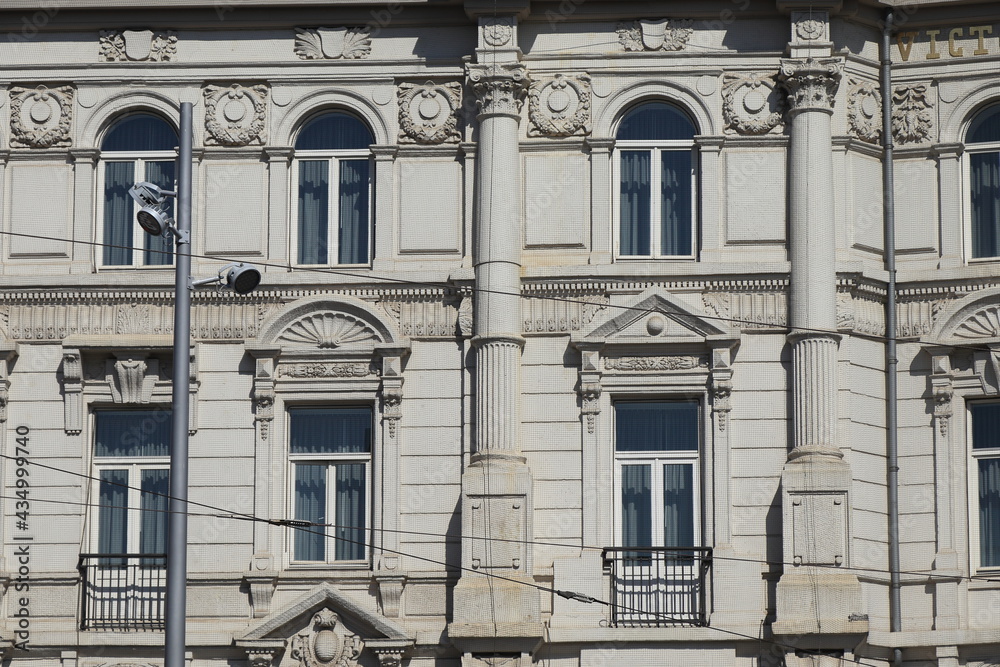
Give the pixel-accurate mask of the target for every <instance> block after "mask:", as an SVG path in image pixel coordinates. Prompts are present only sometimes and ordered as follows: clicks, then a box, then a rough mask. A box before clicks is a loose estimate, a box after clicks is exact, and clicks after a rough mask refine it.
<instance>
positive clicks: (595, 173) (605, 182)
mask: <svg viewBox="0 0 1000 667" xmlns="http://www.w3.org/2000/svg"><path fill="white" fill-rule="evenodd" d="M586 145H587V148H589V149H590V182H591V185H592V187H591V196H590V220H591V223H590V263H591V264H610V263H611V257H612V255H611V253H612V247H613V246H612V240H611V225H610V224H609V223H608V221H609V220H611V219H612V211H611V151H612V150H614V147H615V140H614V139H593V138H587V139H586Z"/></svg>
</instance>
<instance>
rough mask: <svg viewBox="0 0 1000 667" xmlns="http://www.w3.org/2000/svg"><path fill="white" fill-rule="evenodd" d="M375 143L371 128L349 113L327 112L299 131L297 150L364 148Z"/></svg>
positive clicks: (296, 142)
mask: <svg viewBox="0 0 1000 667" xmlns="http://www.w3.org/2000/svg"><path fill="white" fill-rule="evenodd" d="M373 143H375V137H373V136H372V132H371V130H369V129H368V126H367V125H365V124H364V123H363V122H362V121H361V120H359V119H358V118H356V117H355V116H352V115H350V114H347V113H340V112H334V113H326V114H323V115H322V116H318V117H317V118H314V119H312V120H310V121H309V122H308V123H306V124H305V126H303V128H302V130H301V131H300V132H299V136H298V139H296V141H295V148H296V150H363V149H366V148H368V147H369V146H371V145H372V144H373Z"/></svg>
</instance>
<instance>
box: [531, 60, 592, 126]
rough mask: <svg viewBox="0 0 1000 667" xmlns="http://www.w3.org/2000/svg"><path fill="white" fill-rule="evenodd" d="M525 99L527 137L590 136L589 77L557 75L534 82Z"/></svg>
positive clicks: (584, 75) (583, 75)
mask: <svg viewBox="0 0 1000 667" xmlns="http://www.w3.org/2000/svg"><path fill="white" fill-rule="evenodd" d="M528 97H529V102H528V119H529V120H530V121H531V124H530V125H529V126H528V135H529V136H533V137H539V136H549V137H570V136H573V135H574V134H590V77H589V76H587V75H586V74H582V75H580V76H575V77H568V76H564V75H562V74H557V75H555V76H554V77H553V78H551V79H544V80H542V81H536V82H535V83H533V84H532V85H531V92H530V93H529V95H528Z"/></svg>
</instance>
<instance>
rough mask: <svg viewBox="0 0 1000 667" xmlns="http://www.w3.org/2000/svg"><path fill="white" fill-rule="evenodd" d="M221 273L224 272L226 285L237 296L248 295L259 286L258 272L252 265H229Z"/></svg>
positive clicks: (241, 263)
mask: <svg viewBox="0 0 1000 667" xmlns="http://www.w3.org/2000/svg"><path fill="white" fill-rule="evenodd" d="M226 269H228V271H227V270H226ZM223 271H226V285H227V286H228V287H229V288H231V289H232V290H233V291H234V292H236V293H237V294H249V293H250V292H252V291H254V290H255V289H256V288H257V285H259V284H260V270H259V269H258V268H257V267H256V266H254V265H253V264H244V263H243V262H240V263H239V264H230V265H229V266H227V267H226V268H225V269H223Z"/></svg>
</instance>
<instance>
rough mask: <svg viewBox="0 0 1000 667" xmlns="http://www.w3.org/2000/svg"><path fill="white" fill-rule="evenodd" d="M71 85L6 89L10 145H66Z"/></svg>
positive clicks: (68, 141)
mask: <svg viewBox="0 0 1000 667" xmlns="http://www.w3.org/2000/svg"><path fill="white" fill-rule="evenodd" d="M74 92H75V91H74V89H73V87H72V86H61V87H59V88H47V87H46V86H44V85H40V86H38V87H36V88H21V87H19V86H14V87H12V88H11V89H10V131H11V135H12V136H11V142H10V143H11V145H12V146H23V147H28V148H49V147H55V146H69V145H70V144H71V143H72V137H71V136H70V128H71V127H72V125H73V94H74Z"/></svg>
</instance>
